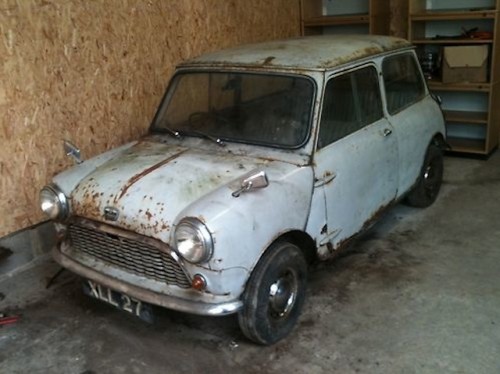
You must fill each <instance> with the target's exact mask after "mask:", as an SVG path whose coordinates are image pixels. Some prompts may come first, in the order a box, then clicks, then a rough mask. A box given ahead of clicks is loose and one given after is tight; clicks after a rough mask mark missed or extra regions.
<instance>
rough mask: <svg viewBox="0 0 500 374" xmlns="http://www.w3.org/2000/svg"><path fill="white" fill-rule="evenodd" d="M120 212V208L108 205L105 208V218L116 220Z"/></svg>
mask: <svg viewBox="0 0 500 374" xmlns="http://www.w3.org/2000/svg"><path fill="white" fill-rule="evenodd" d="M118 216H119V212H118V209H116V208H113V207H110V206H107V207H106V208H104V219H105V220H106V221H116V220H117V219H118Z"/></svg>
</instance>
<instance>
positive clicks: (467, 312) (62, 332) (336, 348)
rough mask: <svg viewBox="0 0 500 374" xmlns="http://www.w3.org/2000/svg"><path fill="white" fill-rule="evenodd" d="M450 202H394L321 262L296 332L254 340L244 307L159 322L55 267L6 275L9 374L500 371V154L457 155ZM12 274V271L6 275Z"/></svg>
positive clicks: (2, 362) (1, 350) (447, 191)
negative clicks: (12, 320) (270, 340)
mask: <svg viewBox="0 0 500 374" xmlns="http://www.w3.org/2000/svg"><path fill="white" fill-rule="evenodd" d="M445 165H446V175H445V184H444V185H443V190H442V193H441V195H440V198H439V199H438V201H437V202H436V204H435V205H434V206H432V207H431V208H429V209H426V210H418V209H410V208H407V207H404V206H397V207H395V208H393V209H392V210H391V211H390V212H388V214H387V215H386V216H385V217H384V219H383V220H382V221H381V222H380V223H379V224H377V225H376V226H375V227H374V228H373V229H372V230H370V232H368V233H367V234H366V235H365V236H364V237H363V238H361V239H360V240H359V241H358V242H357V243H356V244H355V245H354V246H353V248H351V249H350V250H349V251H346V252H345V253H344V255H343V256H342V257H340V258H338V259H337V260H335V261H331V262H328V263H322V264H319V265H317V266H316V267H315V269H313V270H312V272H311V276H310V287H309V298H308V303H307V306H306V308H305V311H304V313H303V316H302V318H301V320H300V323H299V325H298V327H297V329H296V330H295V331H294V333H293V334H292V335H291V336H290V337H289V338H288V339H287V340H285V341H283V342H281V343H278V344H276V345H274V346H272V347H260V346H256V345H253V344H251V343H248V342H247V341H245V339H244V338H243V336H242V334H241V333H240V332H239V330H238V326H237V321H236V318H234V317H224V318H204V317H197V316H190V315H185V314H181V313H176V312H172V311H168V310H157V316H158V318H157V319H158V321H157V323H156V324H155V325H152V326H151V325H147V324H145V323H143V322H141V321H138V320H135V319H134V318H133V317H130V316H128V315H126V314H124V313H122V312H119V311H116V310H114V309H113V308H112V307H108V306H107V305H103V304H100V303H99V302H97V301H94V300H91V299H89V298H87V297H86V296H84V295H83V294H82V293H81V291H80V282H79V280H78V279H77V278H76V277H75V276H73V275H71V274H69V273H67V272H65V273H63V274H62V275H61V276H60V277H59V278H57V280H56V282H55V284H54V285H53V286H52V287H51V288H50V289H49V290H45V288H44V285H45V282H46V279H47V278H49V277H50V276H51V275H53V274H54V273H55V272H57V270H58V268H57V266H56V265H55V264H54V263H52V262H49V263H47V262H46V263H44V264H42V265H39V266H37V267H35V268H32V269H30V270H29V271H26V272H24V273H22V274H19V275H17V276H15V277H11V278H9V279H4V280H3V281H2V282H1V283H0V292H1V295H0V299H3V300H2V301H0V311H4V312H5V311H7V312H8V313H9V314H18V315H20V316H21V319H20V321H19V322H18V323H16V324H14V325H9V326H4V327H0V372H2V373H86V374H90V373H96V374H97V373H145V372H147V373H191V372H199V373H208V372H210V373H218V372H221V373H227V372H238V373H240V372H241V373H254V372H260V373H270V372H286V373H500V152H497V153H496V154H495V155H493V156H492V157H491V158H490V159H489V160H488V161H480V160H470V159H461V158H447V159H446V163H445ZM4 278H5V277H4Z"/></svg>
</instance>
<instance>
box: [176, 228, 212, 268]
mask: <svg viewBox="0 0 500 374" xmlns="http://www.w3.org/2000/svg"><path fill="white" fill-rule="evenodd" d="M175 247H176V249H177V253H179V255H181V256H182V257H183V258H184V259H185V260H187V261H189V262H192V263H200V262H206V261H208V260H209V259H210V257H211V256H212V252H213V240H212V234H210V232H209V231H208V229H207V227H206V226H205V225H204V224H203V223H202V222H200V221H199V220H197V219H196V218H184V219H183V220H182V221H181V222H180V223H179V224H178V225H177V228H176V229H175Z"/></svg>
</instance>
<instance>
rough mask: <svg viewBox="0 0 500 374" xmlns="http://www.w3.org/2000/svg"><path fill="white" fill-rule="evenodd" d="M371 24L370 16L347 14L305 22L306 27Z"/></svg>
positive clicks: (309, 19) (306, 20)
mask: <svg viewBox="0 0 500 374" xmlns="http://www.w3.org/2000/svg"><path fill="white" fill-rule="evenodd" d="M368 23H370V16H369V15H368V14H346V15H342V16H320V17H313V18H308V19H305V20H304V27H321V26H337V25H361V24H368Z"/></svg>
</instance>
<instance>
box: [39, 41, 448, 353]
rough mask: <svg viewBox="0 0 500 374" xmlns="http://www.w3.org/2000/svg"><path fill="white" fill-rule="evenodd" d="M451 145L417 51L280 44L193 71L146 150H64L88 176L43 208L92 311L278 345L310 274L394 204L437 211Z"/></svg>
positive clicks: (353, 44)
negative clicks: (174, 315) (189, 317)
mask: <svg viewBox="0 0 500 374" xmlns="http://www.w3.org/2000/svg"><path fill="white" fill-rule="evenodd" d="M445 144H446V143H445V131H444V124H443V116H442V112H441V109H440V106H439V104H438V103H437V102H436V100H435V99H434V98H433V97H432V96H431V95H430V94H429V91H428V89H427V86H426V83H425V80H424V78H423V76H422V72H421V70H420V67H419V64H418V60H417V58H416V54H415V51H414V49H413V47H412V46H411V45H410V44H409V43H408V42H407V41H405V40H402V39H397V38H392V37H382V36H346V35H342V36H317V37H316V36H315V37H305V38H297V39H291V40H286V41H273V42H267V43H262V44H256V45H248V46H242V47H237V48H233V49H228V50H223V51H219V52H215V53H210V54H206V55H203V56H201V57H198V58H195V59H192V60H190V61H187V62H184V63H182V64H181V65H180V66H178V68H177V69H176V72H175V74H174V76H173V78H172V80H171V83H170V85H169V87H168V89H167V91H166V94H165V96H164V98H163V100H162V102H161V105H160V106H159V109H158V111H157V113H156V115H155V117H154V119H153V121H152V124H151V127H150V129H149V133H148V134H147V135H146V136H144V137H142V138H140V139H139V140H137V141H134V142H131V143H129V144H126V145H123V146H121V147H119V148H116V149H112V150H110V151H108V152H106V153H103V154H101V155H99V156H97V157H94V158H91V159H89V160H87V161H84V162H81V161H80V159H79V150H78V148H76V147H75V146H74V145H72V144H71V143H69V142H67V143H65V147H66V150H67V152H68V154H71V155H73V156H74V157H75V158H76V159H77V161H78V163H77V164H76V165H75V166H74V167H73V168H71V169H69V170H67V171H65V172H62V173H61V174H59V175H57V176H55V177H54V179H53V182H52V183H51V184H49V185H47V186H46V187H44V188H43V189H42V190H41V193H40V199H41V208H42V210H43V211H44V212H45V213H46V214H47V215H48V217H50V218H51V219H53V220H54V221H56V227H57V230H58V236H59V238H60V240H59V243H58V245H57V248H55V250H54V257H55V259H56V261H57V262H59V263H60V264H61V265H62V266H63V267H65V268H68V269H70V270H71V271H73V272H75V273H77V274H79V275H81V276H82V277H83V278H84V279H85V281H84V289H85V292H87V293H88V294H89V295H90V296H93V297H96V298H99V299H102V300H104V301H106V302H108V303H111V304H113V305H115V306H116V307H118V308H121V309H123V310H126V311H128V312H130V313H133V314H135V315H137V316H139V317H142V318H144V319H148V318H150V317H151V314H150V313H151V309H152V308H151V305H158V306H162V307H165V308H170V309H174V310H178V311H183V312H188V313H196V314H201V315H210V316H221V315H227V314H231V313H237V315H238V320H239V324H240V327H241V330H242V331H243V333H244V335H246V336H247V337H248V338H249V339H251V340H253V341H255V342H257V343H260V344H271V343H274V342H276V341H278V340H280V339H282V338H284V337H285V336H287V335H288V334H289V333H290V331H291V330H292V328H293V326H294V325H295V323H296V321H297V319H298V317H299V314H300V311H301V308H302V306H303V303H304V300H305V294H306V278H307V271H308V263H309V262H311V261H314V260H318V259H319V260H321V259H326V258H328V257H331V256H333V255H334V254H335V253H336V252H337V251H338V250H340V249H341V248H343V247H345V246H346V244H347V243H349V242H350V241H351V239H353V238H354V237H355V236H356V235H357V234H358V233H360V232H361V231H362V230H364V229H366V228H367V227H369V226H370V225H371V224H372V223H373V222H374V220H375V218H376V217H378V216H379V213H380V212H381V211H383V210H384V209H386V208H387V207H389V206H391V205H392V204H394V203H395V202H398V201H400V200H405V201H406V202H408V203H409V204H410V205H413V206H418V207H425V206H428V205H430V204H432V203H433V202H434V200H435V199H436V196H437V194H438V191H439V188H440V185H441V180H442V173H443V157H442V149H443V146H444V145H445Z"/></svg>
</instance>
